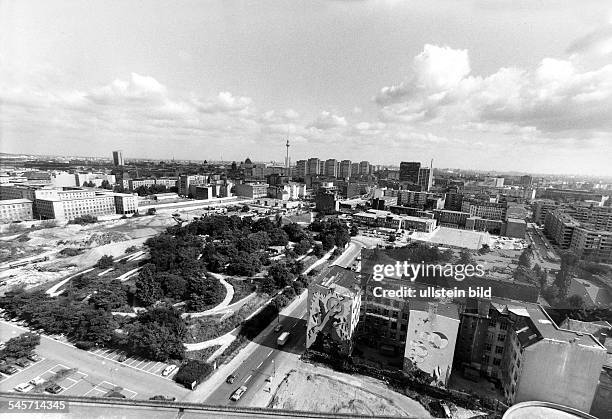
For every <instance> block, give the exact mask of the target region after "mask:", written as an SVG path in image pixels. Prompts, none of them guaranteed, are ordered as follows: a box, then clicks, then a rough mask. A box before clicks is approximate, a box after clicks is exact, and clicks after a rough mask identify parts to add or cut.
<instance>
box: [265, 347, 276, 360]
mask: <svg viewBox="0 0 612 419" xmlns="http://www.w3.org/2000/svg"><path fill="white" fill-rule="evenodd" d="M272 352H274V349H272V350H270V352H268V355H266V358H267V357H269V356H270V355H272Z"/></svg>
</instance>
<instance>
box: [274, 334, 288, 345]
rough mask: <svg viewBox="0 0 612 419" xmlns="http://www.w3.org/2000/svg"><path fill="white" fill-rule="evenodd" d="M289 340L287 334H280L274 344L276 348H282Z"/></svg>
mask: <svg viewBox="0 0 612 419" xmlns="http://www.w3.org/2000/svg"><path fill="white" fill-rule="evenodd" d="M288 340H289V332H283V333H281V334H280V336H279V337H278V339H276V344H277V345H278V346H283V345H284V344H285V343H287V341H288Z"/></svg>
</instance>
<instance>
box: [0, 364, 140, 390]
mask: <svg viewBox="0 0 612 419" xmlns="http://www.w3.org/2000/svg"><path fill="white" fill-rule="evenodd" d="M17 368H18V370H19V371H18V372H16V373H15V374H12V375H5V374H2V381H0V389H2V391H15V390H14V388H15V387H16V386H17V385H19V384H22V383H28V382H30V381H31V380H33V379H35V378H40V379H42V380H43V381H44V384H41V385H40V386H38V387H36V388H34V389H30V390H29V391H30V392H37V393H43V392H45V388H46V387H47V386H48V385H49V384H51V383H52V382H55V383H56V384H58V385H59V386H61V387H62V389H61V391H60V392H59V393H58V394H61V395H69V396H89V397H103V396H104V395H106V394H108V393H109V392H110V391H113V390H114V391H116V392H118V393H121V394H122V395H123V396H124V397H125V398H128V399H133V398H135V397H136V396H137V394H138V393H137V392H135V391H133V390H131V389H129V388H121V387H117V386H116V385H115V384H113V383H112V382H109V381H105V380H100V379H98V380H96V379H92V378H91V377H90V376H89V375H87V374H85V373H83V372H81V371H78V370H77V369H76V368H74V367H73V366H70V365H65V364H61V363H58V362H56V361H53V360H50V359H42V360H41V361H38V362H35V363H32V365H29V366H27V367H25V368H19V367H17ZM58 373H59V375H58ZM109 373H110V376H112V374H113V369H112V367H111V368H109Z"/></svg>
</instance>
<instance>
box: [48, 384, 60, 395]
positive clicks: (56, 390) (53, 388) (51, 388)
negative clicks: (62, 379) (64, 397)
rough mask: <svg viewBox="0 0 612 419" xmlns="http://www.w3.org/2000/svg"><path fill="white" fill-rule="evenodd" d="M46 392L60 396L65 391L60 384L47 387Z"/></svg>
mask: <svg viewBox="0 0 612 419" xmlns="http://www.w3.org/2000/svg"><path fill="white" fill-rule="evenodd" d="M45 391H47V392H49V393H51V394H59V393H61V392H62V391H64V388H63V387H62V386H60V385H59V384H55V383H53V384H50V385H48V386H47V387H45Z"/></svg>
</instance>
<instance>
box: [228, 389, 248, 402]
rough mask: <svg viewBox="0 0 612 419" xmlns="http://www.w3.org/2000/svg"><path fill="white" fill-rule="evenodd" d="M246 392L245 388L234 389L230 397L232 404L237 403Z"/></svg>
mask: <svg viewBox="0 0 612 419" xmlns="http://www.w3.org/2000/svg"><path fill="white" fill-rule="evenodd" d="M246 391H247V386H242V387H240V388H238V389H236V391H234V392H233V393H232V395H231V396H230V400H231V401H233V402H237V401H238V400H240V398H241V397H242V395H243V394H244V393H246Z"/></svg>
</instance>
